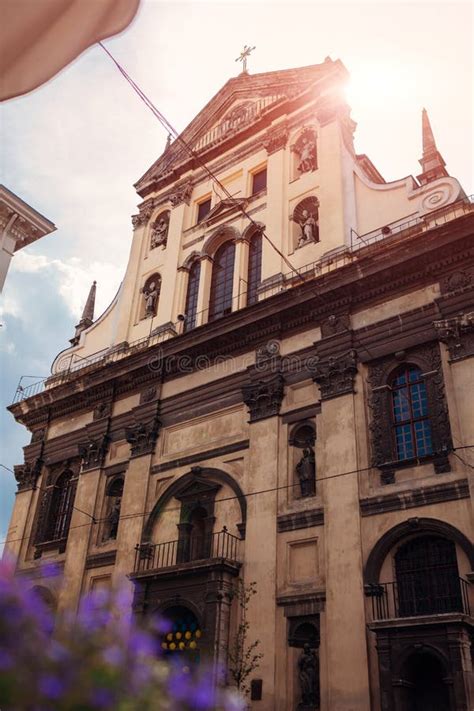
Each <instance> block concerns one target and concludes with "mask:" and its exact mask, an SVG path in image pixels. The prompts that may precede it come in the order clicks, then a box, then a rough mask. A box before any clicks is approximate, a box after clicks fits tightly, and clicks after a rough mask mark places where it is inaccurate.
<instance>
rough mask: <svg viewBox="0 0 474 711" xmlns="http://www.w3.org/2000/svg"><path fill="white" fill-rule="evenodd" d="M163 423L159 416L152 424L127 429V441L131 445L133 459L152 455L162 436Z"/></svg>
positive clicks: (141, 423) (142, 423) (139, 424)
mask: <svg viewBox="0 0 474 711" xmlns="http://www.w3.org/2000/svg"><path fill="white" fill-rule="evenodd" d="M160 429H161V422H160V420H159V419H158V417H157V416H155V417H154V418H153V420H151V421H150V422H146V423H145V422H139V423H137V424H136V425H135V426H134V427H127V429H126V430H125V439H126V440H127V442H128V443H129V445H130V448H131V449H130V453H131V456H132V457H140V456H141V455H143V454H152V453H153V452H154V450H155V445H156V442H157V440H158V435H159V434H160Z"/></svg>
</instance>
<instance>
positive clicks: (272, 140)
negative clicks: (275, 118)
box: [263, 123, 288, 156]
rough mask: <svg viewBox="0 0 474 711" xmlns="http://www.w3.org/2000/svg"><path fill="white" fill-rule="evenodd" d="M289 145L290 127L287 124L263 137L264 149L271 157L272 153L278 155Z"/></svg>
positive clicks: (273, 129)
mask: <svg viewBox="0 0 474 711" xmlns="http://www.w3.org/2000/svg"><path fill="white" fill-rule="evenodd" d="M287 143H288V126H287V125H286V123H285V124H282V125H280V126H275V127H274V128H271V129H270V130H269V131H267V133H266V134H265V136H264V137H263V147H264V148H265V150H266V151H267V153H268V155H269V156H270V155H272V153H276V152H277V151H280V150H281V149H282V148H285V147H286V144H287Z"/></svg>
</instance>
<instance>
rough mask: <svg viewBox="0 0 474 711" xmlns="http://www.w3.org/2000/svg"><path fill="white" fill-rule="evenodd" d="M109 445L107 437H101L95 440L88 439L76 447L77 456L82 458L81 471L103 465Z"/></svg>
mask: <svg viewBox="0 0 474 711" xmlns="http://www.w3.org/2000/svg"><path fill="white" fill-rule="evenodd" d="M108 445H109V437H108V436H107V435H102V436H100V437H98V438H97V439H89V441H88V442H84V443H82V444H80V445H79V446H78V450H79V455H80V456H81V457H82V470H83V471H86V470H88V469H96V468H98V467H101V466H102V464H103V463H104V459H105V455H106V454H107V448H108Z"/></svg>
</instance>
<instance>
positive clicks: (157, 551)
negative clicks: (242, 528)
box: [134, 527, 240, 573]
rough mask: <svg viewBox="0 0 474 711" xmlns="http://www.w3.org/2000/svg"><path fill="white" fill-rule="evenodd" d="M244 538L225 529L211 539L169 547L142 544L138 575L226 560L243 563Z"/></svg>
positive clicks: (189, 540) (172, 543) (181, 541)
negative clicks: (240, 554) (193, 563)
mask: <svg viewBox="0 0 474 711" xmlns="http://www.w3.org/2000/svg"><path fill="white" fill-rule="evenodd" d="M239 543H240V538H237V536H233V535H232V534H231V533H229V532H228V531H227V529H226V528H225V527H224V528H223V529H222V531H219V532H217V533H213V534H211V535H209V536H202V537H200V536H195V537H193V536H191V537H189V538H182V539H179V540H175V541H166V543H155V544H153V543H139V544H137V545H136V546H135V569H134V570H135V573H144V572H147V571H151V570H159V569H161V568H170V567H172V566H177V565H182V564H184V563H190V562H197V561H204V560H215V559H223V560H228V561H232V562H238V561H239Z"/></svg>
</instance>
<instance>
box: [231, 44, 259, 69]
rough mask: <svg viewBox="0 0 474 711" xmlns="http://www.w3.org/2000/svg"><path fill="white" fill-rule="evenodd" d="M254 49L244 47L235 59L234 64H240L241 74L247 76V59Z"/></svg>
mask: <svg viewBox="0 0 474 711" xmlns="http://www.w3.org/2000/svg"><path fill="white" fill-rule="evenodd" d="M254 49H255V47H247V45H244V48H243V50H242V51H241V53H240V55H239V56H238V57H237V59H236V60H235V61H236V62H242V73H243V74H247V71H248V70H247V59H248V58H249V57H250V53H251V52H253V50H254Z"/></svg>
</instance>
